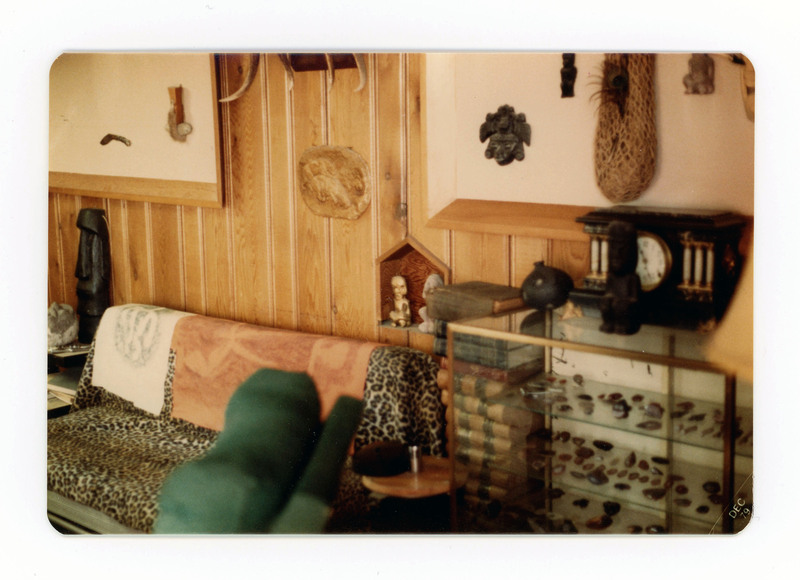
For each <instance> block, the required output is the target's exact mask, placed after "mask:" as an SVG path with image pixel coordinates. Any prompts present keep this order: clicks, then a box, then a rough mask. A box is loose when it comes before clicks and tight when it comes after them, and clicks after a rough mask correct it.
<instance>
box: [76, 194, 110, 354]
mask: <svg viewBox="0 0 800 580" xmlns="http://www.w3.org/2000/svg"><path fill="white" fill-rule="evenodd" d="M76 225H77V226H78V228H79V229H80V230H81V239H80V245H79V247H78V263H77V265H76V267H75V277H76V278H77V279H78V284H77V288H76V293H77V295H78V318H79V327H78V341H79V342H81V343H83V344H88V343H90V342H92V339H93V338H94V335H95V332H96V331H97V327H98V325H99V324H100V318H101V317H102V316H103V312H105V310H106V308H108V306H109V301H110V296H109V287H110V285H111V251H110V248H109V239H108V225H107V224H106V212H105V211H104V210H102V209H95V208H85V209H82V210H81V211H80V213H78V222H77V224H76Z"/></svg>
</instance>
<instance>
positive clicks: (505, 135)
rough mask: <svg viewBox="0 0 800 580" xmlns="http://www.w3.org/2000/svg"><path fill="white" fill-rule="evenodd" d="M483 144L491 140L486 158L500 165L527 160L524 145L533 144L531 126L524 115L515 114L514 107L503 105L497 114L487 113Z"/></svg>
mask: <svg viewBox="0 0 800 580" xmlns="http://www.w3.org/2000/svg"><path fill="white" fill-rule="evenodd" d="M480 138H481V143H483V142H484V141H486V139H489V144H488V145H487V147H486V153H485V154H486V158H487V159H494V160H495V161H497V163H498V164H499V165H508V164H509V163H511V162H512V161H514V160H515V159H516V160H517V161H522V160H523V159H525V150H524V148H523V143H524V144H526V145H530V144H531V126H530V125H529V124H528V123H527V122H526V119H525V114H524V113H515V112H514V107H511V106H509V105H503V106H502V107H500V108H498V109H497V112H496V113H487V114H486V121H485V122H484V123H483V124H482V125H481V130H480Z"/></svg>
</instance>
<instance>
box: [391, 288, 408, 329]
mask: <svg viewBox="0 0 800 580" xmlns="http://www.w3.org/2000/svg"><path fill="white" fill-rule="evenodd" d="M407 294H408V286H406V279H405V278H403V277H402V276H393V277H392V295H393V297H394V310H392V311H391V312H390V313H389V318H391V319H392V326H400V327H406V326H411V305H410V304H409V302H408V298H406V295H407Z"/></svg>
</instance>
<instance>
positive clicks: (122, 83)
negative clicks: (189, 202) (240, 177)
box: [49, 53, 217, 183]
mask: <svg viewBox="0 0 800 580" xmlns="http://www.w3.org/2000/svg"><path fill="white" fill-rule="evenodd" d="M211 83H212V73H211V60H210V56H209V55H208V54H207V53H203V54H188V53H184V54H177V53H68V54H62V55H61V56H59V57H58V58H57V59H56V60H55V62H54V63H53V65H52V67H51V69H50V141H49V143H50V171H61V172H67V173H81V174H90V175H110V176H120V177H149V178H155V179H174V180H179V181H193V182H203V183H216V181H217V174H216V170H217V158H216V154H217V153H216V143H215V134H214V131H215V127H214V116H213V112H214V106H215V104H214V102H213V92H212V84H211ZM179 85H182V86H183V103H184V113H185V117H186V122H188V123H190V124H191V125H192V129H193V130H192V133H191V134H190V135H188V137H187V138H186V141H184V142H178V141H175V140H173V139H172V138H171V137H170V135H169V132H168V131H167V129H166V127H167V115H168V113H169V111H170V100H169V93H168V87H171V86H179ZM107 133H114V134H117V135H122V136H124V137H126V138H128V139H130V140H131V143H132V144H131V146H130V147H126V146H125V145H123V144H122V143H120V142H118V141H112V142H111V143H109V144H108V145H100V139H102V138H103V137H104V136H105V135H106V134H107Z"/></svg>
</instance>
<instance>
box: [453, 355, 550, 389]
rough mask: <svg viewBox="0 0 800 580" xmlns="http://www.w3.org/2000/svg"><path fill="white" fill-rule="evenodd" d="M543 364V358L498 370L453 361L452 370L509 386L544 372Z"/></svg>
mask: <svg viewBox="0 0 800 580" xmlns="http://www.w3.org/2000/svg"><path fill="white" fill-rule="evenodd" d="M543 363H544V360H543V358H536V359H534V360H531V361H529V362H527V363H523V364H521V365H519V366H517V367H513V368H510V369H498V368H495V367H487V366H484V365H480V364H478V363H473V362H469V361H464V360H456V361H453V363H452V368H453V372H455V373H459V374H462V375H473V376H476V377H481V378H484V379H489V380H491V381H497V382H500V383H506V384H507V385H517V384H519V383H521V382H522V381H524V380H526V379H529V378H530V377H532V376H533V375H535V374H537V373H540V372H542V371H543V370H544V364H543Z"/></svg>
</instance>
